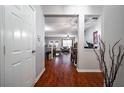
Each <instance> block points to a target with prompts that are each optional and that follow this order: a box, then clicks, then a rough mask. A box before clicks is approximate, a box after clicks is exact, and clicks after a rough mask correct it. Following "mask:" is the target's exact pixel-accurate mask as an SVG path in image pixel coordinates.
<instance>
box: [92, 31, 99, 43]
mask: <svg viewBox="0 0 124 93" xmlns="http://www.w3.org/2000/svg"><path fill="white" fill-rule="evenodd" d="M93 44H98V31H95V32H93Z"/></svg>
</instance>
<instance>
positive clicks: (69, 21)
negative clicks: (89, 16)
mask: <svg viewBox="0 0 124 93" xmlns="http://www.w3.org/2000/svg"><path fill="white" fill-rule="evenodd" d="M77 45H78V15H45V58H46V60H54V62H56V60H58V59H61V58H62V57H64V58H63V59H64V62H66V63H70V64H74V65H75V66H77ZM65 59H66V60H65Z"/></svg>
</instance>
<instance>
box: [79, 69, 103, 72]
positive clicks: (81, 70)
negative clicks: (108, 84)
mask: <svg viewBox="0 0 124 93" xmlns="http://www.w3.org/2000/svg"><path fill="white" fill-rule="evenodd" d="M77 71H78V72H101V70H100V69H78V68H77Z"/></svg>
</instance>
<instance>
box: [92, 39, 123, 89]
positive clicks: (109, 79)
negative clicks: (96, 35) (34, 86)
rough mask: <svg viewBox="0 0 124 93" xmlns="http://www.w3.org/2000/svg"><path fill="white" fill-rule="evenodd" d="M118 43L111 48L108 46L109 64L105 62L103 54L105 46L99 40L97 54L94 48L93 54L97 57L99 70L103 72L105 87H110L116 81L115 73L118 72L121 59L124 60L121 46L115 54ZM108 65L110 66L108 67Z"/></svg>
mask: <svg viewBox="0 0 124 93" xmlns="http://www.w3.org/2000/svg"><path fill="white" fill-rule="evenodd" d="M119 42H120V40H119V41H117V42H116V43H115V44H114V45H113V46H112V47H110V45H109V51H108V52H109V57H110V60H111V61H110V62H108V63H107V62H106V61H105V52H106V46H105V43H104V42H103V41H102V40H101V39H100V42H99V52H98V53H97V52H96V50H95V48H94V52H95V54H96V56H97V59H98V61H99V66H100V69H101V70H102V72H103V77H104V81H105V86H106V87H112V86H113V83H114V81H115V79H116V76H117V72H118V70H119V67H120V65H121V64H122V61H123V58H124V48H122V46H121V45H119V47H118V53H115V47H116V45H117V44H118V43H119ZM108 64H109V65H110V66H108Z"/></svg>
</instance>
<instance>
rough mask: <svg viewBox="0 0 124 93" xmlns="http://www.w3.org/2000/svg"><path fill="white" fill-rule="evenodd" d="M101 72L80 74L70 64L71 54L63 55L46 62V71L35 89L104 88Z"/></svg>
mask: <svg viewBox="0 0 124 93" xmlns="http://www.w3.org/2000/svg"><path fill="white" fill-rule="evenodd" d="M102 86H103V77H102V73H100V72H80V73H78V72H77V70H76V67H75V66H74V65H73V64H72V63H71V62H70V54H62V55H61V56H59V57H56V58H54V60H50V61H48V60H47V61H46V62H45V71H44V73H43V75H42V76H41V77H40V79H39V80H38V82H37V83H36V84H35V87H102Z"/></svg>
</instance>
